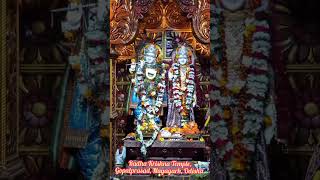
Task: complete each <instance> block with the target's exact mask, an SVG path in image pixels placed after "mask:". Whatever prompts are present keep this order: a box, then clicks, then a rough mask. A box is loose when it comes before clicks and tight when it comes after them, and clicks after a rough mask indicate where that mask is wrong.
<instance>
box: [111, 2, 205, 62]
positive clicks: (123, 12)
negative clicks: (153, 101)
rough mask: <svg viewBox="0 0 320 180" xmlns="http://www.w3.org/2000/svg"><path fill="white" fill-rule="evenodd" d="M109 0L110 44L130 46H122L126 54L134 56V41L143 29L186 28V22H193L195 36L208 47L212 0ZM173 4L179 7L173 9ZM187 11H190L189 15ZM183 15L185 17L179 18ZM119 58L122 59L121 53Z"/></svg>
mask: <svg viewBox="0 0 320 180" xmlns="http://www.w3.org/2000/svg"><path fill="white" fill-rule="evenodd" d="M110 3H111V7H110V8H111V9H110V43H111V44H114V45H116V46H119V47H120V46H126V47H127V48H122V51H123V52H125V49H127V51H126V52H128V51H130V53H129V55H128V53H126V57H135V53H136V52H135V51H134V50H133V48H134V46H132V43H134V41H135V40H136V38H137V37H138V36H139V34H141V29H143V30H145V29H158V30H159V29H162V30H170V29H171V30H172V29H185V28H186V27H187V26H185V25H183V26H182V24H186V23H190V28H191V29H192V32H193V35H194V38H195V39H197V41H199V43H201V44H206V45H208V47H209V43H210V2H209V0H199V1H195V0H177V1H175V0H169V1H164V0H137V1H134V2H131V1H129V0H126V1H118V0H111V2H110ZM172 7H174V8H178V9H180V10H178V11H176V10H173V9H172ZM161 9H164V11H162V10H161ZM185 13H187V14H188V15H187V17H185V15H184V14H185ZM184 18H185V20H183V21H181V20H180V19H184ZM188 19H190V21H188ZM116 49H117V47H116ZM119 57H120V59H121V53H119ZM127 59H130V58H127Z"/></svg>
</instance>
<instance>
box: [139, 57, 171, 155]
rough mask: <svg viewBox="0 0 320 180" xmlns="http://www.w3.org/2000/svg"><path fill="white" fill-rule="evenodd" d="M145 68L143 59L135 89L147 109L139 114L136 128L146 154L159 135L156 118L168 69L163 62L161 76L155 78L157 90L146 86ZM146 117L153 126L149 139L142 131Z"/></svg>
mask: <svg viewBox="0 0 320 180" xmlns="http://www.w3.org/2000/svg"><path fill="white" fill-rule="evenodd" d="M143 69H144V62H143V60H142V61H140V64H139V65H138V67H137V74H136V84H135V88H134V90H135V91H136V93H137V94H138V96H139V97H140V99H141V105H142V106H143V107H144V109H145V110H146V111H145V112H144V111H142V113H143V114H142V115H140V116H139V118H138V123H137V130H136V131H137V135H138V138H137V140H138V141H139V142H141V149H140V150H141V153H142V154H143V155H144V156H146V154H147V148H148V147H150V146H151V145H152V144H153V142H154V141H155V139H156V138H157V135H158V133H159V131H160V127H158V125H157V123H156V121H155V119H157V118H159V115H160V109H161V106H162V103H163V98H164V93H165V88H166V84H165V78H166V70H165V64H162V73H161V75H160V76H157V77H156V79H155V84H157V86H156V90H155V89H149V88H146V85H147V82H145V81H144V73H143ZM147 87H150V86H147ZM153 97H156V101H155V103H154V104H153V102H152V101H151V99H152V98H153ZM144 117H146V119H145V120H146V121H147V122H148V124H150V125H151V127H152V128H153V134H152V137H151V139H149V140H148V141H145V140H144V137H143V132H142V130H143V129H144V128H143V126H142V123H143V118H144Z"/></svg>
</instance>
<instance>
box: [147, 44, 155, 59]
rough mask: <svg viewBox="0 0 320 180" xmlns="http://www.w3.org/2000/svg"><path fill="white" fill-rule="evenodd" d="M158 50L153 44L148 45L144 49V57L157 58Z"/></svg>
mask: <svg viewBox="0 0 320 180" xmlns="http://www.w3.org/2000/svg"><path fill="white" fill-rule="evenodd" d="M157 51H158V49H157V48H156V46H155V45H154V44H148V45H146V46H145V47H144V56H149V57H154V58H156V57H157V54H158V52H157Z"/></svg>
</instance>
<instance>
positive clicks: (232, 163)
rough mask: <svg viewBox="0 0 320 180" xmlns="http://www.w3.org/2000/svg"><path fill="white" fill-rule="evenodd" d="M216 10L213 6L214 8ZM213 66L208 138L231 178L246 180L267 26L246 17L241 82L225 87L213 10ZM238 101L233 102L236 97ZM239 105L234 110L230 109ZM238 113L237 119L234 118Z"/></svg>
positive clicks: (259, 120) (259, 113)
mask: <svg viewBox="0 0 320 180" xmlns="http://www.w3.org/2000/svg"><path fill="white" fill-rule="evenodd" d="M214 9H216V8H214ZM213 17H214V20H213V23H214V27H213V28H214V31H213V32H214V36H213V41H214V44H215V45H214V48H213V50H214V51H213V53H214V55H215V56H214V63H213V64H214V65H213V66H214V69H213V75H214V80H213V83H212V85H213V89H212V94H211V97H212V100H213V107H212V116H213V119H214V120H213V122H212V123H211V125H210V126H211V138H212V140H213V142H214V145H215V146H216V152H217V154H218V157H219V159H220V160H221V161H222V162H227V169H228V173H229V175H230V177H231V179H241V180H242V179H246V173H247V170H248V169H249V165H250V162H251V160H252V159H251V158H250V157H252V156H251V155H252V153H253V152H254V151H255V142H256V138H257V135H258V133H259V132H260V131H261V130H262V127H263V123H264V121H265V115H264V107H265V103H264V102H265V100H266V94H267V91H268V83H269V79H268V77H267V72H268V59H269V52H270V48H271V45H270V43H269V41H270V34H269V25H268V23H267V22H266V21H264V20H258V19H256V18H255V17H249V18H246V21H245V32H244V42H243V50H242V62H241V66H240V77H239V79H240V80H243V81H245V83H246V84H245V85H244V86H243V87H242V88H241V87H239V88H238V89H237V88H235V89H236V90H235V89H228V87H227V86H226V85H227V84H228V80H229V79H228V62H227V56H226V45H225V39H224V38H225V33H224V24H223V22H224V21H223V16H222V11H221V10H220V9H216V10H215V11H214V16H213ZM236 99H237V100H238V101H237V100H236ZM235 107H239V110H238V112H234V111H233V110H234V108H235ZM234 113H238V120H235V119H234V117H233V116H234Z"/></svg>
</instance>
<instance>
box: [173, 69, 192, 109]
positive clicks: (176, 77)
mask: <svg viewBox="0 0 320 180" xmlns="http://www.w3.org/2000/svg"><path fill="white" fill-rule="evenodd" d="M172 69H173V79H172V86H173V87H172V90H173V98H174V100H173V103H174V105H175V107H176V108H178V109H179V112H184V113H183V114H187V112H188V111H189V110H190V109H191V108H192V104H193V95H194V88H195V83H194V80H195V72H194V66H193V65H192V64H191V65H190V66H189V67H188V68H187V75H186V76H187V78H188V79H186V87H187V89H186V91H184V92H183V90H182V88H181V74H180V64H179V63H173V64H172ZM183 97H186V102H185V103H183V102H182V98H183Z"/></svg>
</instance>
